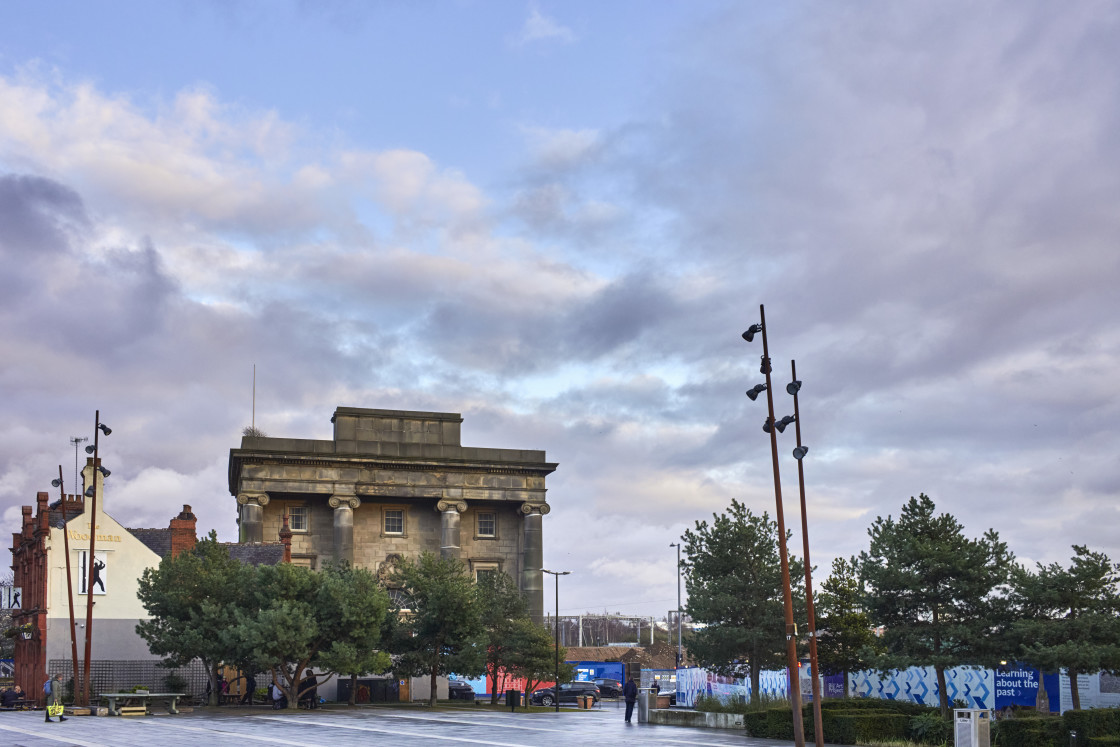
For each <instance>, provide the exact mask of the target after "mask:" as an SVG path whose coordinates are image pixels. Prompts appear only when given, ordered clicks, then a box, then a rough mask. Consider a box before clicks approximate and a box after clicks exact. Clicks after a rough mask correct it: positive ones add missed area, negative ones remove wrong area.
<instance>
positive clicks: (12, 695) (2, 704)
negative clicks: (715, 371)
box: [0, 685, 25, 709]
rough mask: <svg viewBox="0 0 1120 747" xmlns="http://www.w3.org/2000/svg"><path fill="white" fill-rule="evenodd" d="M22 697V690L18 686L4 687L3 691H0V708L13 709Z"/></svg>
mask: <svg viewBox="0 0 1120 747" xmlns="http://www.w3.org/2000/svg"><path fill="white" fill-rule="evenodd" d="M24 697H25V696H24V693H23V688H21V687H20V686H19V685H16V686H14V687H5V688H4V689H3V690H0V708H13V709H14V708H16V707H17V706H18V705H19V702H20V701H21V700H23V699H24Z"/></svg>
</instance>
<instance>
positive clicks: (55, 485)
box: [51, 477, 62, 488]
mask: <svg viewBox="0 0 1120 747" xmlns="http://www.w3.org/2000/svg"><path fill="white" fill-rule="evenodd" d="M51 485H53V486H54V487H56V488H57V487H59V486H60V485H62V480H59V479H58V478H57V477H56V478H54V479H53V480H51Z"/></svg>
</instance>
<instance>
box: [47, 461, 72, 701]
mask: <svg viewBox="0 0 1120 747" xmlns="http://www.w3.org/2000/svg"><path fill="white" fill-rule="evenodd" d="M51 485H54V486H55V487H56V488H58V496H59V501H58V508H59V510H60V511H61V512H62V548H63V552H65V553H66V602H67V607H68V609H69V610H70V650H71V655H72V657H73V665H74V683H75V684H77V682H78V636H77V632H76V630H75V627H74V626H75V623H74V581H73V579H72V578H71V577H70V527H69V526H67V521H68V519H67V518H66V486H65V485H63V482H62V465H61V464H60V465H58V479H57V480H51Z"/></svg>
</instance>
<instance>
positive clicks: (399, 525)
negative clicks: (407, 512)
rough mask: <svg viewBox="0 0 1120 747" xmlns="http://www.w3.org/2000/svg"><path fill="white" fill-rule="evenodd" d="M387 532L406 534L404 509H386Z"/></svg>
mask: <svg viewBox="0 0 1120 747" xmlns="http://www.w3.org/2000/svg"><path fill="white" fill-rule="evenodd" d="M385 534H404V509H403V508H387V509H385Z"/></svg>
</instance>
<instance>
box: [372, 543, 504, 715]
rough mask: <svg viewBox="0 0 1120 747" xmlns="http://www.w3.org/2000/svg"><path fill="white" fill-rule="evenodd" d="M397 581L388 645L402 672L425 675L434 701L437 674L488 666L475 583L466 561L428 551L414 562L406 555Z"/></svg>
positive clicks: (477, 671) (472, 673)
mask: <svg viewBox="0 0 1120 747" xmlns="http://www.w3.org/2000/svg"><path fill="white" fill-rule="evenodd" d="M394 583H395V584H399V586H400V587H401V589H402V591H403V594H402V599H403V600H404V601H403V602H401V603H400V604H401V606H402V609H401V610H400V611H399V612H400V619H399V622H398V624H397V625H395V626H394V636H393V643H392V646H391V648H390V650H391V651H392V653H393V654H395V655H397V659H396V661H395V663H394V666H395V669H396V670H397V671H398V672H401V673H403V674H409V675H416V676H420V675H424V674H427V675H428V676H429V677H430V681H431V696H430V699H429V703H430V704H431V705H433V706H434V705H435V704H436V678H437V677H438V676H439V675H441V674H442V675H448V674H452V673H454V674H459V675H462V676H464V677H477V676H479V675H481V674H483V673H484V672H485V671H486V638H485V631H484V629H483V625H482V610H481V608H480V607H481V605H480V603H479V597H478V594H477V593H476V592H475V588H474V582H473V581H472V580H471V576H470V573H469V572H468V571H467V567H466V566H465V565H464V564H463V563H462V561H460V560H457V559H455V558H441V557H439V556H438V555H435V554H433V553H430V552H426V553H424V554H423V555H421V556H420V559H419V560H417V561H416V562H412V561H409V560H402V561H401V562H400V565H399V566H398V567H397V569H396V578H395V579H394Z"/></svg>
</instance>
